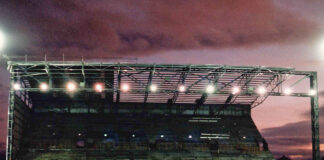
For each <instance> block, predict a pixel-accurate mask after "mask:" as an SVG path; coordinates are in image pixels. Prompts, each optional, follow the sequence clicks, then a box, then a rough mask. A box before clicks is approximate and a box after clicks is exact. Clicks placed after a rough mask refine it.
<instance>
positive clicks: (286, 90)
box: [284, 88, 292, 95]
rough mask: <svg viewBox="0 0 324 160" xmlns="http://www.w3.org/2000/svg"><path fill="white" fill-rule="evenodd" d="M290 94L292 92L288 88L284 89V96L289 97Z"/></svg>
mask: <svg viewBox="0 0 324 160" xmlns="http://www.w3.org/2000/svg"><path fill="white" fill-rule="evenodd" d="M291 92H292V90H291V89H290V88H286V89H284V94H285V95H290V94H291Z"/></svg>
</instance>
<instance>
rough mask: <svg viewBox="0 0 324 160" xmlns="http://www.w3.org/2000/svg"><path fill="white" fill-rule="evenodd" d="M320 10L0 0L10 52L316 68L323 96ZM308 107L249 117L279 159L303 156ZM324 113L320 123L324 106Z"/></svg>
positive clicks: (315, 2)
mask: <svg viewBox="0 0 324 160" xmlns="http://www.w3.org/2000/svg"><path fill="white" fill-rule="evenodd" d="M323 8H324V1H321V0H312V1H309V0H294V1H285V0H264V1H259V0H251V1H249V3H247V1H246V0H237V1H232V0H219V1H214V0H201V1H195V0H186V1H184V0H176V1H175V0H155V1H151V0H141V1H140V0H138V1H133V0H121V1H113V0H112V1H92V2H91V3H86V1H85V0H80V1H74V0H69V1H47V0H44V1H36V0H32V1H28V2H27V1H26V2H24V1H20V0H12V1H8V2H0V11H1V12H0V28H2V30H4V31H5V32H6V33H10V36H8V39H9V44H10V45H9V46H8V47H7V49H6V53H7V54H8V55H25V54H28V56H30V57H31V56H39V55H44V53H46V54H47V55H50V56H61V55H62V54H63V53H64V54H65V55H67V56H74V57H80V56H85V57H90V56H92V57H101V56H119V57H123V56H126V57H138V62H143V63H184V64H227V65H256V66H259V65H261V66H278V67H294V68H296V69H298V70H312V71H317V72H318V78H319V90H320V91H323V90H324V85H322V81H324V70H323V69H322V68H323V66H324V51H323V53H320V52H319V51H318V43H319V42H320V41H324V40H322V39H324V29H323V28H324V21H323V19H324V10H323ZM0 75H1V77H0V78H1V79H0V88H1V91H0V97H1V98H0V105H1V106H0V113H1V115H0V142H2V143H4V142H5V137H6V130H5V128H6V116H7V93H8V84H9V80H8V73H7V72H6V71H5V68H4V67H2V68H1V69H0ZM323 104H324V94H323V95H320V105H321V106H323ZM309 110H310V105H309V99H307V98H293V97H272V98H269V99H268V100H267V101H266V102H265V103H264V104H262V105H260V106H258V107H257V108H255V109H254V110H253V111H252V115H253V119H254V120H255V122H256V124H257V126H258V128H259V129H260V130H261V132H262V134H263V135H264V136H265V137H266V138H267V139H268V141H269V143H270V149H271V150H272V151H273V152H274V153H275V154H276V156H280V155H282V154H285V155H290V156H291V157H292V158H295V159H306V158H309V157H310V156H311V148H310V144H311V143H310V142H311V141H310V140H311V138H310V121H309V119H310V117H309ZM321 111H322V112H321V113H320V115H321V119H320V124H321V126H323V125H324V114H323V112H324V106H323V107H321ZM321 135H324V130H323V127H322V128H321ZM321 138H322V139H323V140H322V145H321V146H322V151H324V150H323V149H324V137H323V136H321ZM0 146H1V145H0ZM322 156H323V152H322Z"/></svg>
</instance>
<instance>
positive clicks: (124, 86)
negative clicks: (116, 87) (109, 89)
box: [120, 84, 129, 92]
mask: <svg viewBox="0 0 324 160" xmlns="http://www.w3.org/2000/svg"><path fill="white" fill-rule="evenodd" d="M120 89H121V90H122V91H123V92H127V91H128V90H129V84H122V85H121V87H120Z"/></svg>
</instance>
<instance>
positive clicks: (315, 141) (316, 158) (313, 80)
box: [310, 72, 320, 160]
mask: <svg viewBox="0 0 324 160" xmlns="http://www.w3.org/2000/svg"><path fill="white" fill-rule="evenodd" d="M310 89H312V90H314V91H316V92H315V93H316V94H314V95H312V96H311V121H312V154H313V160H320V139H319V116H318V113H319V109H318V94H317V93H318V83H317V72H312V74H311V75H310Z"/></svg>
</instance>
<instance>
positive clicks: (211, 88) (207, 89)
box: [206, 85, 215, 93]
mask: <svg viewBox="0 0 324 160" xmlns="http://www.w3.org/2000/svg"><path fill="white" fill-rule="evenodd" d="M214 91H215V87H214V86H213V85H208V86H207V88H206V92H207V93H214Z"/></svg>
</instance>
